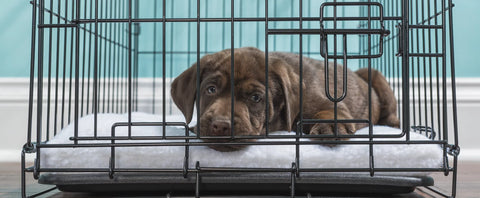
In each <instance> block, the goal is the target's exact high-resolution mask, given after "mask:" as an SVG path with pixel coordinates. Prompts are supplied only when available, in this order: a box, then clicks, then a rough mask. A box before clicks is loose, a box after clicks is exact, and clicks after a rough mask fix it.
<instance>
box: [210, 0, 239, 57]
mask: <svg viewBox="0 0 480 198" xmlns="http://www.w3.org/2000/svg"><path fill="white" fill-rule="evenodd" d="M204 11H205V18H208V0H205V10H204ZM208 25H209V23H208V22H207V23H205V31H206V32H207V31H208ZM231 34H234V33H233V32H231ZM203 39H205V46H204V49H203V53H204V54H206V53H207V52H208V34H207V33H205V35H204V38H203Z"/></svg>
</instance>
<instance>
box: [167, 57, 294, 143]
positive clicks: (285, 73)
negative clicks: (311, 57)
mask: <svg viewBox="0 0 480 198" xmlns="http://www.w3.org/2000/svg"><path fill="white" fill-rule="evenodd" d="M231 58H232V56H231V50H230V49H228V50H224V51H221V52H218V53H215V54H210V55H206V56H204V57H203V58H202V59H201V60H200V64H199V66H200V67H199V70H197V64H196V63H195V64H193V65H192V67H190V68H189V69H187V70H186V71H185V72H183V73H182V74H181V75H180V76H178V77H177V78H176V79H175V80H174V81H173V83H172V89H171V94H172V99H173V101H174V102H175V104H176V105H177V106H178V108H179V109H180V110H181V111H182V113H183V115H184V116H185V119H186V121H187V123H190V122H191V120H192V114H193V109H194V106H195V101H196V100H197V98H196V96H197V92H198V93H199V95H200V98H199V99H198V100H199V104H200V105H199V109H198V111H199V112H200V118H199V124H200V132H198V131H196V133H199V134H200V136H224V137H225V138H222V139H207V140H206V141H207V142H232V141H235V142H246V141H252V139H236V140H232V139H231V138H228V137H229V136H232V135H234V136H257V135H262V134H264V133H265V123H266V122H269V123H274V122H276V123H279V124H277V128H275V130H289V131H290V130H291V127H292V124H293V121H294V120H295V118H296V117H297V114H298V113H299V108H298V107H299V91H298V90H299V84H298V83H299V78H298V75H297V74H296V73H295V72H294V71H293V69H292V67H291V66H289V65H287V63H286V62H284V61H282V60H280V59H277V58H273V57H271V58H269V65H270V66H269V68H268V69H269V73H268V76H269V77H268V79H269V82H268V87H269V89H268V90H266V89H265V54H264V53H263V52H262V51H260V50H258V49H256V48H239V49H235V50H234V67H235V69H234V73H233V87H232V81H231V79H232V73H231ZM197 77H199V78H197ZM197 81H199V89H198V90H197ZM232 88H233V93H234V109H233V121H234V124H233V130H232V123H231V121H232V110H231V108H232V98H231V93H232ZM267 91H268V100H267V98H266V94H267ZM266 107H268V108H269V116H268V118H267V116H266V112H265V108H266ZM272 125H273V124H272ZM270 126H271V125H270ZM278 126H279V127H278ZM194 129H196V127H195V128H194ZM212 148H214V149H216V150H220V151H232V150H238V149H241V148H243V146H242V145H228V146H212Z"/></svg>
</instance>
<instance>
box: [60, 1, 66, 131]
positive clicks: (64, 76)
mask: <svg viewBox="0 0 480 198" xmlns="http://www.w3.org/2000/svg"><path fill="white" fill-rule="evenodd" d="M67 19H68V0H67V1H65V24H67V21H68V20H67ZM63 31H64V34H63V41H64V42H63V80H62V110H61V112H62V115H61V117H62V119H61V126H60V128H63V126H64V125H65V80H66V75H67V74H66V72H67V68H66V66H67V28H64V29H63Z"/></svg>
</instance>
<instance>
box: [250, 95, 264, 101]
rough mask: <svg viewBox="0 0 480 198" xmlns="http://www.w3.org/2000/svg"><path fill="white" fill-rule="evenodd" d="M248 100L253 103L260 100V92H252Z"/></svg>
mask: <svg viewBox="0 0 480 198" xmlns="http://www.w3.org/2000/svg"><path fill="white" fill-rule="evenodd" d="M250 100H252V101H253V102H255V103H259V102H260V101H262V97H261V96H260V94H253V95H252V96H251V97H250Z"/></svg>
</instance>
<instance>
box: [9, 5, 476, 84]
mask: <svg viewBox="0 0 480 198" xmlns="http://www.w3.org/2000/svg"><path fill="white" fill-rule="evenodd" d="M141 2H144V3H143V4H141V5H140V8H141V9H146V10H151V8H149V7H148V5H152V3H151V1H146V0H143V1H141ZM159 2H160V1H159ZM176 2H177V3H176V4H175V5H174V6H173V7H172V10H173V11H174V12H173V13H174V14H173V15H174V16H175V17H195V16H196V13H195V10H194V9H192V10H191V11H190V13H189V12H184V11H183V10H185V6H182V2H180V1H176ZM236 2H239V1H236ZM285 2H286V3H283V5H284V6H282V3H279V4H278V5H280V6H275V8H274V9H277V11H278V13H286V14H287V16H288V15H289V14H290V12H289V11H290V8H289V7H290V3H288V2H289V1H285ZM454 3H455V8H454V12H453V13H454V38H455V39H454V42H455V64H456V74H457V77H480V64H478V62H479V61H478V59H479V58H478V53H479V52H480V50H479V46H480V34H479V32H480V13H479V10H480V1H478V0H458V1H454ZM158 4H159V5H158V6H161V5H160V3H158ZM242 5H244V6H243V11H241V12H240V11H237V12H236V13H246V16H247V17H248V13H255V12H256V11H255V9H259V10H260V11H261V13H263V9H264V8H263V7H261V8H256V7H255V6H253V7H247V6H245V5H251V4H248V3H246V4H242ZM142 6H145V8H142ZM204 6H205V5H204ZM212 6H217V7H218V9H211V10H219V11H218V12H212V11H210V12H209V14H208V16H207V17H221V16H223V15H225V13H223V9H221V8H222V7H223V6H227V7H228V6H229V3H227V5H221V4H218V3H215V2H214V0H211V3H210V5H209V6H208V7H210V8H212ZM312 9H313V10H318V7H316V6H315V7H313V8H312ZM31 10H32V6H31V5H30V4H29V1H27V0H15V1H13V0H12V1H10V0H9V1H2V2H1V5H0V46H1V47H0V77H27V76H28V75H29V70H30V68H29V67H30V66H29V65H30V45H31V25H32V23H31ZM168 12H169V11H167V14H168ZM272 12H273V10H272ZM204 13H205V12H204ZM159 15H160V14H159ZM226 15H227V16H228V15H230V14H229V13H226ZM251 16H254V15H251ZM277 16H281V14H278V15H277ZM140 17H141V18H142V17H146V18H150V17H153V15H152V12H142V13H141V14H140ZM202 17H205V16H202ZM243 17H245V15H243ZM250 25H251V26H249V25H248V24H245V25H244V26H243V27H242V33H241V34H242V35H247V36H243V37H237V38H236V39H235V42H236V44H235V45H236V46H251V45H255V44H256V43H258V42H260V43H263V42H264V40H263V39H262V40H260V41H256V39H252V38H250V37H249V36H248V35H250V36H251V35H253V36H252V37H260V38H261V37H262V35H263V30H262V31H260V32H259V33H252V32H251V31H254V30H255V31H256V29H255V28H258V27H257V25H256V24H255V23H253V24H250ZM276 25H277V27H278V28H281V27H282V24H281V23H277V24H276ZM284 25H285V26H284V27H289V25H290V24H284ZM180 26H181V25H179V27H178V28H179V29H177V30H175V29H173V30H171V31H169V32H167V38H168V37H169V36H173V37H178V38H185V37H186V36H187V34H186V32H185V31H184V30H185V28H186V27H188V26H189V25H188V24H183V26H184V27H183V28H181V27H180ZM190 26H191V28H192V32H194V31H195V28H196V26H195V24H190ZM209 26H210V27H208V28H209V29H213V30H214V29H218V31H209V32H208V34H209V36H208V37H202V38H201V46H203V47H206V46H213V47H211V48H210V49H202V50H208V51H218V50H220V49H222V48H229V46H230V38H228V37H227V38H223V37H222V35H223V34H222V33H221V32H222V31H223V28H224V26H225V27H226V28H225V31H226V32H225V33H224V34H226V35H229V34H230V29H229V28H230V25H228V24H214V23H211V24H209ZM214 26H218V28H215V27H214ZM160 27H161V23H159V24H157V28H160ZM203 28H206V27H205V26H202V29H203ZM235 28H236V29H238V28H239V26H235ZM262 28H263V26H262ZM167 29H168V27H167ZM182 29H183V31H182ZM152 30H153V25H152V24H149V25H144V26H142V32H144V35H143V36H145V37H148V35H147V34H153V31H152ZM157 32H161V29H158V30H157ZM169 34H170V35H169ZM255 34H258V35H259V36H255ZM190 36H191V37H192V38H195V35H194V34H193V35H190ZM160 38H161V37H159V39H158V40H161V39H160ZM170 38H172V37H170ZM241 39H242V40H241ZM287 40H288V39H287ZM172 41H174V42H168V41H167V43H166V45H167V49H175V48H179V49H180V48H184V47H185V46H186V45H188V43H187V42H188V41H186V40H185V39H175V40H172ZM288 41H289V43H284V42H275V43H270V44H271V45H278V46H276V48H277V49H282V46H284V48H286V49H288V48H290V47H292V45H294V44H291V43H292V42H291V40H288ZM190 42H191V47H192V48H193V49H192V50H194V49H195V47H196V45H195V42H196V40H195V39H190ZM315 42H316V41H315ZM211 43H215V45H211ZM262 45H263V44H262ZM160 46H161V45H160V44H157V47H160ZM142 48H143V49H144V50H146V51H148V50H149V49H151V48H152V42H151V40H149V39H144V40H140V49H142ZM217 48H218V49H217ZM139 58H140V59H139V64H141V65H143V64H145V65H150V64H151V62H152V60H151V59H152V56H147V55H146V56H143V57H142V56H140V57H139ZM168 58H169V57H167V59H168ZM176 58H178V59H182V60H173V61H177V62H178V63H179V64H181V65H182V68H185V67H188V65H189V64H191V63H192V62H194V61H195V60H188V57H187V56H185V57H184V58H182V57H181V56H176ZM157 61H159V60H158V59H157ZM140 72H142V71H140ZM143 72H148V71H143ZM175 73H177V72H175ZM173 75H175V74H173Z"/></svg>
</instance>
